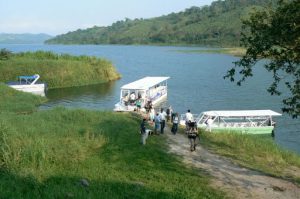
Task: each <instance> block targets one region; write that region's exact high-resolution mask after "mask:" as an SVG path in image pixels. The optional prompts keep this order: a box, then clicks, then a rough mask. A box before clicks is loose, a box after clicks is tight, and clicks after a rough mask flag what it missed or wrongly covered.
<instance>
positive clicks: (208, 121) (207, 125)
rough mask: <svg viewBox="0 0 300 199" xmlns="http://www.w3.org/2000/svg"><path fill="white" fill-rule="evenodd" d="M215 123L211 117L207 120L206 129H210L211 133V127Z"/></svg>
mask: <svg viewBox="0 0 300 199" xmlns="http://www.w3.org/2000/svg"><path fill="white" fill-rule="evenodd" d="M213 122H214V120H213V119H212V118H211V117H209V118H208V119H207V120H206V122H205V123H206V129H208V130H209V132H211V125H212V123H213Z"/></svg>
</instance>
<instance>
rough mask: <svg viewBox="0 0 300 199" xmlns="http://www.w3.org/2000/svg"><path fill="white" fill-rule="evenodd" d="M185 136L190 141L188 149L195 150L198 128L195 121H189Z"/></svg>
mask: <svg viewBox="0 0 300 199" xmlns="http://www.w3.org/2000/svg"><path fill="white" fill-rule="evenodd" d="M187 136H188V139H189V142H190V150H191V151H195V150H196V139H197V137H198V128H197V124H196V122H191V123H190V128H189V129H188V132H187Z"/></svg>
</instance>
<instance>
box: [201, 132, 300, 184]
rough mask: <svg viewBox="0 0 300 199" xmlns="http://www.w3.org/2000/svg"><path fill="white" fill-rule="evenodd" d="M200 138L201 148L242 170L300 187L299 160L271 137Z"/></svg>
mask: <svg viewBox="0 0 300 199" xmlns="http://www.w3.org/2000/svg"><path fill="white" fill-rule="evenodd" d="M201 138H202V141H201V142H202V144H203V145H204V146H206V147H208V148H210V149H211V150H213V151H214V152H216V153H218V154H221V155H224V156H227V157H230V158H231V159H232V160H234V161H235V162H237V163H238V164H240V165H242V166H245V167H248V168H252V169H255V170H259V171H262V172H264V173H267V174H270V175H273V176H277V177H283V178H287V179H290V180H292V181H295V182H297V183H299V184H300V156H298V155H297V154H295V153H293V152H290V151H287V150H284V149H282V148H281V147H279V146H278V145H277V144H276V143H275V142H274V140H273V139H272V138H271V136H258V135H249V134H248V135H247V134H239V133H230V132H224V133H208V132H203V133H202V134H201Z"/></svg>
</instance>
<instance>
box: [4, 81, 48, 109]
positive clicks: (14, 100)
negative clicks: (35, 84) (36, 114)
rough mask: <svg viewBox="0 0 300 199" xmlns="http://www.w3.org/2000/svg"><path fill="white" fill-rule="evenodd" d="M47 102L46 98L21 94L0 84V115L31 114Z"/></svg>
mask: <svg viewBox="0 0 300 199" xmlns="http://www.w3.org/2000/svg"><path fill="white" fill-rule="evenodd" d="M44 101H46V98H43V97H40V96H36V95H32V94H29V93H24V92H19V91H17V90H15V89H13V88H10V87H8V86H6V85H5V84H3V83H0V113H1V112H15V113H30V112H33V111H36V110H37V105H39V104H41V103H42V102H44Z"/></svg>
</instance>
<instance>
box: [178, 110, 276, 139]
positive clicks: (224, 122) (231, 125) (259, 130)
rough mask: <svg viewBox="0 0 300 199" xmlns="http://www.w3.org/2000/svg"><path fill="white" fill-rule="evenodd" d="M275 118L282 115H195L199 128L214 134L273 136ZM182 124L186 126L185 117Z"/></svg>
mask: <svg viewBox="0 0 300 199" xmlns="http://www.w3.org/2000/svg"><path fill="white" fill-rule="evenodd" d="M274 116H281V114H280V113H277V112H275V111H272V110H235V111H206V112H202V113H201V114H199V115H194V120H195V121H196V123H197V126H198V127H199V128H202V129H206V130H209V131H213V132H241V133H248V134H271V133H273V131H274V127H275V124H276V123H275V122H274V121H273V118H272V117H274ZM180 124H181V125H185V115H182V116H181V120H180Z"/></svg>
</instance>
